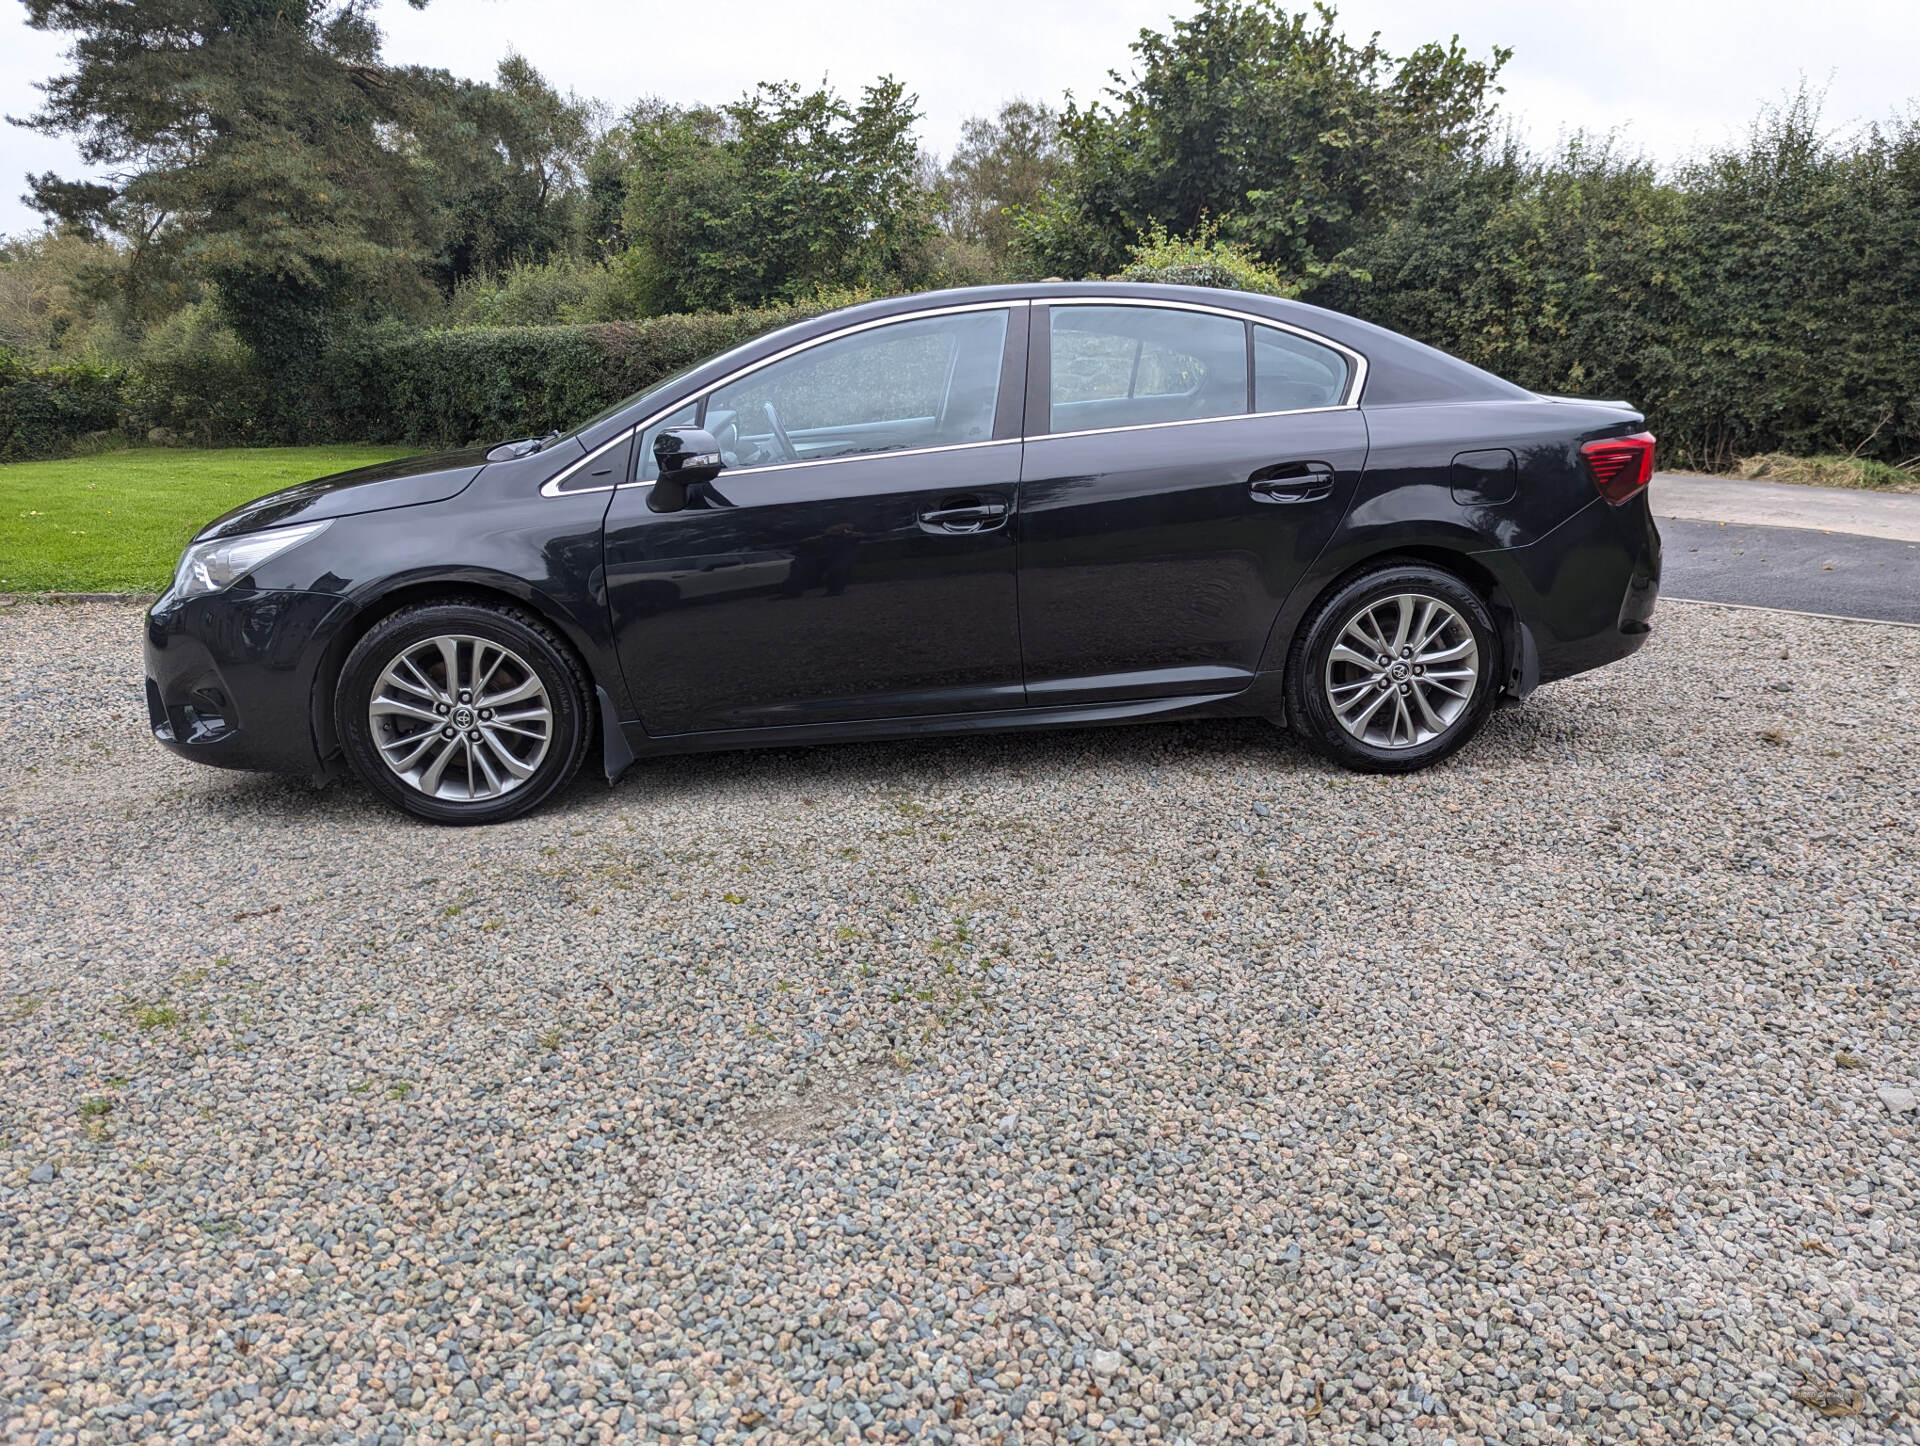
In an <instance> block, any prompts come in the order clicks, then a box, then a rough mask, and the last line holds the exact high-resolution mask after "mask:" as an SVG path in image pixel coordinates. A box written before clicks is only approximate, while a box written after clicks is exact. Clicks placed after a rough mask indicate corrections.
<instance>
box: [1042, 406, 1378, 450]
mask: <svg viewBox="0 0 1920 1446" xmlns="http://www.w3.org/2000/svg"><path fill="white" fill-rule="evenodd" d="M1358 410H1359V408H1358V407H1357V406H1355V404H1354V403H1352V402H1342V403H1340V405H1339V406H1337V407H1294V408H1291V409H1290V410H1288V411H1284V412H1228V413H1227V414H1226V415H1225V416H1220V417H1178V418H1176V419H1174V420H1173V421H1171V422H1129V423H1127V425H1126V426H1124V427H1083V428H1082V429H1081V430H1079V431H1077V432H1035V433H1034V434H1033V435H1032V436H1030V437H1028V438H1026V440H1027V441H1029V442H1053V441H1058V440H1059V439H1060V438H1062V437H1104V436H1107V435H1108V434H1110V433H1113V432H1151V431H1155V430H1157V429H1158V428H1161V427H1204V426H1207V425H1209V424H1218V423H1220V422H1257V421H1259V420H1261V419H1262V418H1263V417H1311V416H1314V415H1315V414H1317V413H1320V412H1352V411H1358Z"/></svg>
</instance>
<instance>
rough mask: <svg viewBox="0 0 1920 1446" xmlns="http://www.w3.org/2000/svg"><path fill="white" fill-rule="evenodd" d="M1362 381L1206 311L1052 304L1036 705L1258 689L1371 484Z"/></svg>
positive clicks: (1290, 337) (1026, 649) (1354, 363)
mask: <svg viewBox="0 0 1920 1446" xmlns="http://www.w3.org/2000/svg"><path fill="white" fill-rule="evenodd" d="M1363 365H1364V364H1363V363H1362V362H1361V361H1360V359H1359V358H1358V357H1356V356H1354V355H1353V354H1352V353H1349V352H1346V351H1344V350H1342V349H1340V348H1337V347H1335V346H1333V345H1331V344H1329V343H1326V342H1324V341H1321V340H1319V339H1317V338H1312V337H1309V336H1307V335H1305V334H1304V333H1298V332H1294V331H1292V330H1289V329H1285V328H1281V327H1278V326H1269V325H1267V324H1264V323H1261V324H1258V325H1256V324H1254V323H1253V322H1251V321H1250V320H1249V319H1247V318H1244V317H1241V316H1238V315H1235V314H1233V313H1229V312H1225V311H1217V310H1213V309H1210V308H1206V307H1200V306H1187V305H1180V304H1174V303H1165V302H1156V303H1152V304H1136V303H1131V302H1125V303H1123V302H1119V301H1114V300H1109V299H1105V298H1101V299H1092V298H1089V299H1088V300H1087V301H1085V302H1079V301H1075V302H1071V303H1068V302H1054V303H1050V304H1048V305H1045V306H1041V305H1036V306H1035V307H1034V308H1033V315H1032V328H1031V338H1030V341H1029V346H1028V389H1029V391H1028V400H1027V445H1026V450H1025V457H1024V460H1023V463H1022V467H1021V488H1020V507H1021V519H1020V543H1019V578H1020V638H1021V646H1022V651H1023V654H1024V657H1025V666H1026V682H1027V701H1028V702H1029V703H1030V704H1032V705H1035V706H1050V705H1054V704H1061V703H1078V702H1096V701H1101V700H1108V699H1113V700H1118V699H1123V698H1148V697H1170V696H1180V695H1187V694H1193V695H1207V694H1216V693H1222V694H1224V693H1233V692H1238V691H1239V690H1241V689H1242V688H1244V687H1246V686H1247V685H1248V684H1249V683H1250V682H1251V681H1252V679H1253V676H1254V672H1255V670H1256V668H1257V667H1258V665H1259V661H1260V655H1261V652H1262V649H1263V648H1264V646H1265V644H1266V640H1267V634H1268V632H1269V630H1270V629H1271V627H1272V625H1273V621H1274V618H1275V617H1276V616H1277V615H1278V613H1279V610H1280V605H1281V603H1282V602H1283V601H1284V600H1285V598H1286V596H1287V593H1288V592H1289V591H1290V590H1291V589H1292V587H1293V585H1294V583H1295V582H1296V581H1298V580H1299V578H1300V575H1301V574H1302V573H1303V572H1304V571H1305V570H1306V568H1307V566H1308V564H1310V563H1311V562H1312V561H1313V559H1314V557H1315V556H1317V555H1318V553H1319V552H1320V550H1321V548H1323V547H1324V546H1325V545H1326V543H1327V541H1328V540H1329V538H1331V536H1332V535H1333V530H1334V528H1335V526H1336V525H1337V524H1338V523H1339V520H1340V518H1341V516H1342V515H1343V514H1344V512H1345V511H1346V507H1347V504H1348V502H1349V501H1350V500H1351V498H1352V496H1353V492H1354V489H1355V487H1356V486H1357V484H1358V482H1359V478H1360V472H1361V468H1362V467H1363V466H1364V464H1365V462H1366V454H1367V434H1366V423H1365V422H1364V420H1363V419H1362V418H1361V415H1360V412H1359V410H1358V408H1357V406H1355V405H1354V402H1355V401H1356V400H1357V387H1358V383H1359V382H1360V380H1361V372H1362V369H1363Z"/></svg>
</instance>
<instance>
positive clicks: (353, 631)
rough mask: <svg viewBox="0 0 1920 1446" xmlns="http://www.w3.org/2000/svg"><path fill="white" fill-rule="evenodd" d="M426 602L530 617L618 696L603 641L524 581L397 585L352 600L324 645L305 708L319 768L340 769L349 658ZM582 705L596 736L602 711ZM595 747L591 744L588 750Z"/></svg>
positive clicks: (597, 685) (601, 689)
mask: <svg viewBox="0 0 1920 1446" xmlns="http://www.w3.org/2000/svg"><path fill="white" fill-rule="evenodd" d="M427 602H465V603H477V604H480V605H482V606H495V607H497V606H499V605H501V604H503V603H504V604H506V605H508V606H510V607H515V608H519V609H520V610H522V611H524V612H528V613H531V614H532V615H533V616H534V617H536V618H537V619H539V620H540V621H541V622H543V623H545V624H546V625H547V626H548V627H549V628H551V629H552V630H553V631H554V632H555V633H557V634H558V635H559V637H560V639H561V641H562V642H563V643H565V644H566V646H567V648H568V649H569V650H570V651H571V652H572V653H573V655H574V660H575V661H576V662H577V663H579V665H580V670H581V672H582V673H584V674H585V675H586V678H587V682H588V685H589V686H590V687H592V688H593V689H595V690H596V692H597V693H599V694H602V695H608V696H611V697H613V698H619V697H620V696H621V693H620V691H619V678H618V675H617V673H614V674H612V675H610V674H609V669H608V666H607V660H606V658H605V651H606V645H605V643H604V642H603V640H601V639H598V638H595V637H594V636H593V635H592V632H591V630H590V629H588V628H587V627H585V626H583V625H582V622H581V620H580V619H579V618H578V617H575V616H573V615H572V614H571V613H570V612H569V610H568V609H567V608H565V607H562V606H561V605H560V604H558V603H556V602H555V601H554V600H553V599H552V598H549V597H547V596H545V595H544V594H542V593H541V592H540V591H539V589H537V588H532V587H529V586H528V585H527V584H526V583H525V582H524V581H522V580H520V579H516V578H502V577H496V576H490V575H486V574H478V575H476V574H465V573H463V574H457V575H453V576H433V577H413V578H401V579H395V580H394V581H393V583H392V584H391V585H389V586H386V587H383V588H381V589H379V590H378V591H375V592H373V593H371V594H368V595H364V596H363V597H361V598H357V599H355V603H356V609H355V611H354V613H353V615H352V616H351V617H350V618H349V619H348V621H347V623H346V625H345V626H343V627H342V628H341V629H340V630H339V631H338V632H337V633H335V634H334V636H333V637H332V638H330V639H329V640H328V642H327V645H326V648H325V649H324V650H323V652H322V653H321V657H320V663H319V666H318V667H317V668H316V669H315V670H314V675H313V688H312V694H311V696H310V697H309V699H308V706H307V712H308V719H309V724H310V726H311V728H312V730H313V741H314V749H315V752H316V753H317V754H318V756H319V758H320V760H321V764H322V766H323V768H326V769H327V770H328V771H329V772H331V771H332V770H334V769H335V768H337V767H339V766H340V763H339V756H340V738H339V733H338V731H337V730H336V729H335V727H334V722H333V702H334V694H335V692H336V691H337V690H338V688H339V686H340V672H341V669H342V668H344V667H345V666H346V661H347V655H348V654H349V653H351V652H352V651H353V649H354V645H355V644H357V643H358V642H359V641H360V639H361V638H363V637H365V636H366V635H367V634H368V633H369V632H371V631H372V630H373V628H374V627H375V626H376V625H378V624H379V623H380V622H381V621H382V620H383V619H385V618H388V617H391V616H392V615H393V614H394V613H396V612H398V611H400V610H401V609H402V608H406V607H413V606H417V605H418V604H421V603H427ZM580 703H581V707H582V708H584V709H585V710H586V715H587V718H588V720H589V726H590V727H591V728H593V729H594V730H595V731H598V730H599V728H600V726H601V723H602V714H603V711H604V710H603V707H602V705H601V704H600V703H599V702H598V701H597V700H596V698H594V697H587V698H583V699H581V700H580ZM597 741H598V740H594V739H590V740H589V743H588V747H589V749H591V748H592V747H593V746H594V744H595V742H597Z"/></svg>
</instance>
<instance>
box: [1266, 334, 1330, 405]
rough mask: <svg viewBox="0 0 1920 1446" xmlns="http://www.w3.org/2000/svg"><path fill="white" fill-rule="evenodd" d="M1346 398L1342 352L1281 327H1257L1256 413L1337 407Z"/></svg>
mask: <svg viewBox="0 0 1920 1446" xmlns="http://www.w3.org/2000/svg"><path fill="white" fill-rule="evenodd" d="M1346 394H1347V359H1346V358H1345V357H1344V356H1342V355H1340V353H1339V352H1337V351H1335V350H1334V349H1333V348H1332V347H1330V346H1322V345H1320V343H1319V342H1316V341H1308V340H1307V339H1306V338H1305V337H1304V336H1295V335H1294V334H1293V333H1292V332H1290V331H1281V330H1280V329H1279V328H1278V327H1274V326H1255V327H1254V329H1253V409H1254V411H1256V412H1298V411H1304V410H1305V409H1307V408H1309V407H1337V406H1339V405H1340V403H1341V401H1342V399H1344V398H1345V396H1346Z"/></svg>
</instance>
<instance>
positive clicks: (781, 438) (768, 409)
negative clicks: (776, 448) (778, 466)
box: [760, 402, 800, 462]
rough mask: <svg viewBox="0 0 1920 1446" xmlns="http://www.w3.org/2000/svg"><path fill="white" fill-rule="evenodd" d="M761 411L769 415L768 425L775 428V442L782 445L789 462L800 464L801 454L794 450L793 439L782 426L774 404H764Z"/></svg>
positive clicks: (781, 447)
mask: <svg viewBox="0 0 1920 1446" xmlns="http://www.w3.org/2000/svg"><path fill="white" fill-rule="evenodd" d="M760 410H761V411H763V412H765V413H766V414H767V425H768V426H769V427H772V428H773V440H774V441H776V442H778V443H779V444H780V450H781V452H783V453H784V454H785V456H786V460H787V461H789V462H798V461H799V460H800V454H799V453H798V452H796V451H794V449H793V438H791V437H789V436H788V435H787V429H786V428H785V427H783V426H781V425H780V414H779V413H778V412H776V411H774V409H773V403H772V402H763V403H762V404H761V406H760Z"/></svg>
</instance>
